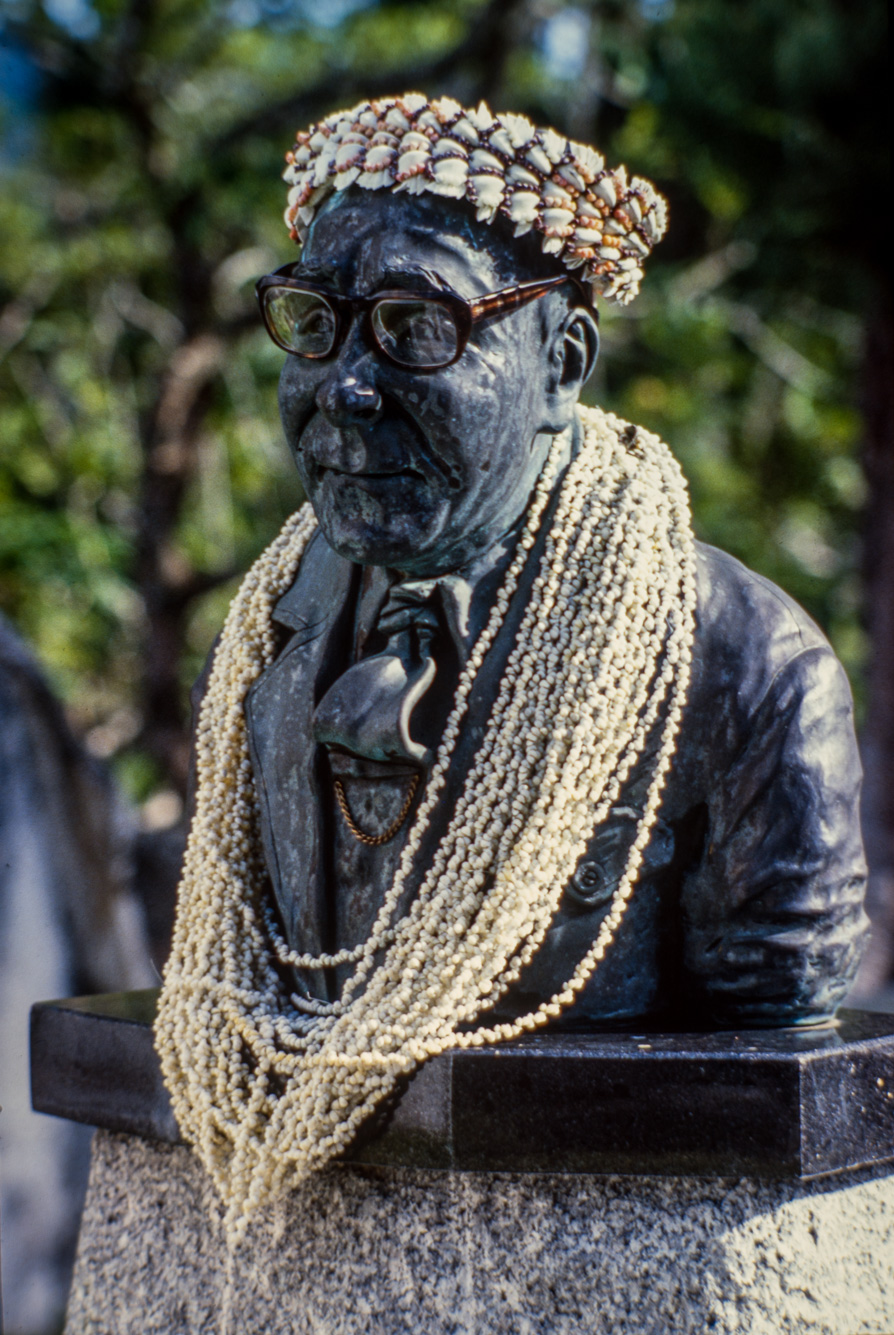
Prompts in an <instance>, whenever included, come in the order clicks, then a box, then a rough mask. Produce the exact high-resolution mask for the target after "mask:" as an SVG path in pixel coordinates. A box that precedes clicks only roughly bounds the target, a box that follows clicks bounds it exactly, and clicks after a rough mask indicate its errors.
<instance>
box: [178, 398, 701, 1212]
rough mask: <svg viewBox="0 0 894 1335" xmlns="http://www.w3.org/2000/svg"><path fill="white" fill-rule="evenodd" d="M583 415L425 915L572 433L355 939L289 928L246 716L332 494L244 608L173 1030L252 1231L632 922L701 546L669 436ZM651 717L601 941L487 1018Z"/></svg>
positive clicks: (221, 688) (205, 777) (196, 1122)
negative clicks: (280, 929) (401, 1095)
mask: <svg viewBox="0 0 894 1335" xmlns="http://www.w3.org/2000/svg"><path fill="white" fill-rule="evenodd" d="M581 416H582V420H583V424H584V431H583V444H582V448H581V450H580V452H579V453H578V455H577V456H576V457H575V458H574V459H573V461H572V462H571V464H570V465H569V467H568V469H567V472H566V473H565V476H564V478H563V480H562V483H561V487H560V491H559V497H558V504H557V508H556V512H555V515H554V518H553V521H552V523H551V525H550V528H549V531H548V533H547V535H546V545H545V550H544V555H543V558H542V561H541V564H540V569H539V572H538V574H537V576H536V579H535V582H534V585H533V588H532V591H531V596H530V600H529V603H528V606H527V608H526V610H525V613H524V616H523V620H522V623H521V627H520V630H519V633H518V636H517V640H516V643H515V646H514V648H513V650H512V653H511V655H510V657H509V660H508V663H507V667H506V671H505V674H504V676H503V679H502V682H501V685H500V689H499V692H498V696H497V699H496V702H495V704H494V707H493V711H492V714H491V717H490V720H489V722H488V726H487V730H486V733H485V736H484V738H483V741H482V745H481V748H480V750H479V752H478V753H477V756H476V759H475V761H474V763H473V766H472V768H471V770H470V772H469V774H468V776H467V778H466V781H465V784H464V787H463V790H462V792H461V795H460V798H459V800H458V802H457V805H456V809H455V811H454V812H453V814H452V816H451V819H450V821H449V824H448V827H447V829H446V832H445V834H444V836H443V838H442V840H441V842H440V844H439V846H438V849H437V852H436V855H435V857H434V859H433V862H432V865H431V866H430V867H429V868H428V869H427V871H426V872H425V875H424V877H423V880H422V884H421V886H420V889H419V892H418V894H417V896H416V898H415V899H414V901H413V903H412V905H411V907H410V909H409V911H408V912H407V913H406V914H405V916H404V917H402V918H398V919H397V920H396V921H395V918H396V906H397V904H398V902H399V899H400V894H401V889H402V886H403V884H404V882H405V880H406V877H407V875H408V874H409V872H410V869H411V867H412V865H413V860H414V858H415V856H416V853H417V851H418V849H419V845H420V842H421V838H422V835H423V832H424V830H425V829H426V828H427V825H428V822H429V818H430V816H431V813H432V810H433V809H434V806H435V804H436V803H437V801H438V798H439V795H440V793H441V791H442V789H443V785H444V778H445V774H446V772H447V768H448V765H449V763H450V758H451V754H452V752H453V749H454V746H455V743H456V740H457V738H458V736H459V733H460V729H461V727H462V721H463V716H464V714H465V711H466V708H467V705H468V699H469V693H470V691H471V687H472V683H473V682H474V679H475V675H476V673H477V671H478V669H479V667H480V665H481V663H482V661H483V659H484V656H485V654H486V653H487V651H488V649H489V647H490V645H491V644H492V643H493V640H494V637H495V635H496V634H497V631H498V630H499V628H500V625H501V624H502V622H503V620H504V618H505V615H506V612H507V609H508V607H509V603H510V600H511V598H512V595H513V592H514V590H515V588H516V586H517V583H518V579H519V575H520V573H521V570H522V568H523V566H524V563H525V560H526V559H527V557H528V555H529V552H530V549H531V547H532V546H533V544H534V541H535V539H536V537H537V533H538V530H539V527H540V523H541V519H542V515H543V512H544V508H545V506H546V503H547V501H548V499H549V496H550V493H551V490H552V488H553V486H554V485H555V482H556V477H557V473H558V461H559V460H560V458H561V456H562V447H563V445H564V443H565V442H564V438H563V437H557V439H556V442H555V444H554V446H553V449H552V452H551V455H550V459H549V460H548V462H547V465H546V467H545V469H544V472H543V474H542V476H541V478H540V481H539V483H538V485H537V488H536V490H535V493H534V496H533V498H532V502H531V504H530V507H529V513H528V519H527V524H526V528H525V530H524V533H523V535H522V537H521V539H520V541H519V546H518V549H517V551H516V554H515V557H514V559H513V562H512V564H511V565H510V567H509V570H508V571H507V574H506V576H505V580H504V584H503V587H502V589H501V590H500V593H499V594H498V596H497V599H496V602H495V604H494V607H493V610H492V613H491V616H490V619H489V622H488V624H487V626H486V628H485V630H484V631H483V632H482V634H481V635H480V637H479V639H478V641H477V642H476V644H475V646H474V648H473V651H472V654H471V657H470V660H469V663H468V665H467V667H466V669H465V671H464V673H463V675H462V677H461V679H460V682H459V686H458V688H457V692H456V698H455V702H454V707H453V711H452V713H451V716H450V719H449V720H448V723H447V726H446V729H445V732H444V737H443V739H442V743H441V747H440V749H439V752H438V756H437V759H436V763H435V766H434V768H433V770H432V773H431V775H430V778H429V781H428V784H427V787H426V792H425V796H424V799H423V801H422V803H421V805H420V807H419V810H418V812H417V814H416V817H415V819H414V822H413V825H412V827H411V829H410V832H409V834H408V838H407V842H406V845H405V848H404V850H403V855H402V858H401V862H400V865H399V868H398V871H397V873H396V877H395V881H394V884H393V886H392V887H391V888H390V890H389V892H388V894H387V895H386V897H385V901H384V903H383V906H382V910H381V912H380V914H379V917H378V919H377V922H376V924H375V926H374V927H373V930H372V933H371V935H370V937H369V939H368V940H367V941H366V942H365V943H364V944H363V945H362V946H360V947H359V948H358V949H357V950H354V951H342V952H340V954H339V955H338V956H318V957H316V958H311V957H309V956H304V955H299V954H295V953H294V952H290V951H288V949H287V947H286V945H285V943H284V942H283V941H282V940H281V939H280V938H279V936H278V934H277V932H276V931H275V929H274V927H273V925H272V922H271V911H270V906H269V904H268V903H267V901H266V895H267V894H268V893H269V891H266V890H265V869H264V863H263V858H262V854H261V849H260V838H259V833H258V815H257V805H256V797H255V792H254V786H253V780H252V773H251V764H250V760H249V754H248V743H247V737H246V726H245V718H244V713H243V701H244V699H245V695H246V692H247V690H248V688H249V686H250V685H251V683H252V682H253V681H254V680H255V678H256V677H257V676H258V675H259V673H260V672H262V671H263V670H264V668H265V667H266V666H267V665H268V664H269V663H270V662H271V661H272V659H273V656H274V653H275V642H274V636H273V631H272V626H271V609H272V607H273V604H274V603H275V602H276V600H277V598H278V597H279V596H280V595H281V594H282V593H283V592H284V591H285V590H286V589H287V588H288V587H289V585H290V584H291V582H292V580H293V579H294V576H295V573H296V570H297V568H298V565H299V562H300V560H301V554H302V552H303V551H304V549H305V547H306V545H307V542H308V540H309V538H310V536H311V534H312V532H313V531H314V528H315V521H314V519H313V516H312V514H311V512H310V509H309V507H304V508H303V509H302V510H300V511H299V512H298V513H297V514H296V515H294V516H293V517H292V518H291V519H290V520H289V521H288V523H287V524H286V525H285V527H284V528H283V530H282V532H281V533H280V535H279V537H278V538H277V539H276V541H275V542H274V543H273V544H272V545H271V546H270V547H269V548H268V549H267V551H265V552H264V553H263V555H262V556H261V557H260V558H259V560H258V561H257V562H256V564H255V565H254V566H253V567H252V569H251V571H250V572H249V574H248V575H247V577H246V579H245V580H244V582H243V584H242V586H241V588H240V590H239V592H238V594H237V596H236V598H235V600H234V602H233V604H232V606H231V608H230V612H229V615H228V617H227V620H226V623H225V626H224V630H223V634H222V637H221V640H220V644H219V647H218V650H217V653H216V656H215V660H214V666H213V670H212V674H211V679H210V683H209V687H208V692H207V695H206V697H205V701H204V705H203V707H202V711H201V716H200V722H199V729H198V739H197V766H198V791H197V809H196V815H195V818H194V821H193V824H192V829H191V831H190V837H189V844H188V848H187V854H186V860H185V864H184V872H183V878H182V881H181V885H180V892H179V903H178V913H177V921H176V926H175V931H174V942H173V949H172V952H171V956H170V959H169V962H168V965H167V968H166V971H165V979H164V987H163V989H162V995H161V1001H160V1007H159V1014H158V1019H157V1022H156V1044H157V1047H158V1051H159V1053H160V1056H161V1062H162V1069H163V1072H164V1077H165V1082H166V1084H167V1087H168V1090H169V1091H170V1094H171V1100H172V1104H173V1109H174V1113H175V1115H176V1118H177V1121H178V1124H179V1126H180V1129H181V1131H182V1133H183V1135H184V1138H185V1139H186V1140H187V1141H188V1142H189V1143H190V1144H192V1145H193V1147H194V1148H195V1150H196V1152H197V1153H198V1155H199V1157H200V1158H201V1160H202V1162H203V1164H204V1165H205V1167H206V1169H207V1170H208V1172H209V1173H210V1175H211V1177H212V1178H213V1180H214V1182H215V1184H216V1186H217V1189H218V1191H219V1192H220V1195H221V1197H222V1199H223V1202H224V1204H225V1207H226V1216H225V1219H226V1223H227V1227H228V1229H229V1231H230V1233H231V1234H237V1233H238V1232H239V1231H241V1229H242V1228H243V1227H244V1225H245V1223H246V1221H247V1220H248V1219H249V1217H250V1216H251V1214H252V1213H253V1212H254V1211H255V1210H256V1209H257V1208H259V1207H260V1206H262V1205H264V1204H266V1203H268V1202H270V1201H272V1200H273V1199H275V1198H277V1197H278V1196H280V1195H281V1194H282V1193H283V1192H284V1191H285V1190H287V1189H288V1188H289V1186H291V1185H293V1184H295V1183H297V1182H299V1181H300V1180H301V1179H302V1177H304V1176H305V1175H306V1174H307V1173H309V1172H310V1171H312V1170H314V1169H318V1168H321V1167H323V1166H324V1165H325V1164H327V1163H329V1162H330V1161H331V1160H332V1159H334V1158H335V1157H336V1156H337V1155H338V1154H339V1153H340V1152H341V1151H343V1150H344V1149H345V1148H346V1147H347V1145H348V1144H349V1143H350V1141H351V1139H352V1138H353V1136H354V1134H355V1132H356V1130H357V1128H358V1127H359V1126H360V1124H361V1123H362V1122H363V1121H364V1119H365V1118H366V1117H367V1116H368V1115H369V1114H370V1113H371V1111H372V1110H373V1109H374V1108H375V1107H376V1106H377V1105H378V1104H379V1103H380V1102H381V1101H382V1099H384V1098H385V1097H387V1095H388V1094H389V1093H390V1092H391V1091H392V1090H393V1089H394V1087H395V1084H396V1083H397V1081H398V1079H399V1078H400V1076H401V1075H403V1074H405V1073H408V1072H410V1071H412V1070H413V1069H414V1068H415V1067H416V1066H417V1065H418V1064H419V1063H421V1062H423V1061H425V1060H426V1059H427V1058H428V1057H430V1056H432V1055H434V1054H436V1053H439V1052H442V1051H444V1050H445V1049H446V1048H449V1047H453V1046H460V1047H471V1046H477V1045H480V1044H484V1043H493V1042H497V1041H500V1040H502V1039H507V1038H512V1037H515V1036H517V1035H520V1034H523V1033H525V1032H527V1031H530V1030H533V1029H536V1028H537V1027H538V1026H540V1025H543V1024H544V1023H546V1022H547V1021H549V1020H550V1019H551V1018H553V1017H554V1016H557V1015H559V1014H560V1012H561V1011H562V1010H563V1008H564V1007H566V1006H568V1005H570V1004H571V1002H572V1001H573V1000H574V998H575V996H576V995H577V993H578V992H579V991H580V989H581V988H582V987H583V986H584V984H585V983H586V981H587V979H588V978H589V977H590V975H591V973H592V971H593V970H594V969H595V968H596V967H597V965H598V963H599V961H600V960H601V959H602V957H603V956H604V954H605V952H606V950H607V948H608V946H609V945H610V943H611V941H612V938H613V936H614V935H615V933H616V931H617V928H618V925H619V923H620V922H621V919H622V917H623V914H624V910H625V908H626V905H627V903H628V901H629V899H630V896H631V894H632V892H633V889H634V886H635V883H636V878H637V873H638V870H639V866H640V862H641V859H642V855H643V851H644V849H645V847H646V845H647V843H648V841H649V837H650V833H651V830H652V826H653V824H654V821H655V817H656V814H657V811H658V807H659V804H660V800H661V793H662V789H663V786H664V782H665V778H666V775H667V772H668V769H669V767H670V764H671V761H672V758H673V754H674V749H675V742H676V735H677V731H678V728H679V722H680V716H681V711H682V707H683V704H684V701H685V697H686V691H687V686H688V681H689V667H690V655H691V645H692V635H693V626H694V608H695V577H694V548H693V539H692V532H691V526H690V518H689V506H688V498H687V495H686V487H685V483H684V481H683V478H682V475H681V473H680V470H679V467H678V465H677V463H676V461H675V460H674V459H673V457H672V456H671V454H670V451H669V450H668V448H667V446H666V445H664V444H663V442H661V441H660V440H659V439H658V438H657V437H656V436H653V435H650V434H649V433H648V432H645V431H642V430H638V431H637V430H636V429H635V428H628V427H626V424H625V423H623V422H621V421H619V420H618V419H617V418H614V417H612V416H610V415H607V414H604V413H602V412H600V411H598V410H595V409H582V410H581ZM653 729H654V730H656V733H657V735H658V737H659V745H658V748H657V751H656V752H655V754H654V756H653V757H652V759H651V761H650V762H649V763H650V765H651V770H650V773H649V784H648V791H647V795H646V798H645V800H644V803H643V806H642V809H641V811H640V813H639V819H638V823H637V827H636V833H635V835H634V838H633V841H632V843H631V846H630V849H629V853H628V857H627V863H626V867H625V870H624V873H623V875H622V876H621V878H620V881H619V883H618V885H617V887H616V889H615V892H614V896H613V899H612V901H611V904H610V906H609V909H608V911H607V913H606V915H605V917H604V919H603V921H602V923H601V926H600V929H599V932H598V934H597V936H596V938H595V940H594V941H593V944H592V946H591V947H590V949H589V950H588V951H587V953H586V954H585V955H584V957H583V958H582V959H581V960H580V962H579V964H578V966H577V968H576V969H575V970H574V973H573V974H572V976H571V977H570V978H569V979H568V980H567V982H566V984H565V986H564V987H563V988H562V989H561V991H559V992H558V993H557V994H556V995H555V996H553V997H551V998H549V999H547V1000H545V1001H544V1002H543V1003H542V1004H541V1005H540V1006H539V1007H538V1008H537V1009H536V1010H535V1011H533V1012H531V1013H529V1014H527V1015H524V1016H522V1017H521V1018H519V1019H518V1020H516V1021H514V1022H512V1023H504V1024H495V1025H491V1026H487V1025H484V1026H482V1027H478V1028H471V1027H468V1026H470V1025H472V1024H473V1023H474V1021H475V1020H476V1018H477V1017H478V1016H479V1015H480V1014H481V1012H482V1011H484V1010H486V1009H487V1007H488V1006H490V1005H491V1004H492V1003H493V1002H494V1001H495V1000H496V999H497V998H498V997H500V996H501V995H502V994H503V993H504V992H505V991H506V990H507V988H509V987H510V986H511V985H512V983H513V982H514V981H515V980H516V979H517V978H518V977H519V974H520V973H521V970H522V969H523V968H524V966H525V964H526V963H527V962H528V961H529V960H530V959H531V958H532V956H533V955H534V953H535V952H536V950H537V948H538V946H539V945H540V944H541V942H542V941H543V939H544V937H545V935H546V932H547V930H548V928H549V925H550V922H551V920H552V918H553V916H554V914H555V912H556V910H557V908H558V905H559V901H560V899H561V896H562V893H563V890H564V887H565V885H566V884H567V883H568V881H569V880H570V878H571V876H572V875H573V873H574V871H575V868H576V866H577V863H578V861H579V860H580V858H581V857H582V855H583V854H584V851H585V848H586V845H587V841H588V839H589V837H590V836H591V834H592V832H593V830H594V829H595V828H596V826H597V825H598V824H599V823H600V822H601V821H603V820H604V819H605V818H606V816H607V814H608V812H609V810H610V808H611V806H612V805H613V804H614V803H615V802H616V801H617V799H618V796H619V794H620V792H621V790H622V788H623V786H624V784H625V781H626V780H627V779H628V778H629V776H630V774H631V772H632V770H633V767H634V765H635V764H636V763H637V761H638V760H639V759H640V758H641V757H642V755H643V752H644V749H645V746H646V741H647V738H648V737H649V736H650V734H651V733H652V732H653ZM379 952H383V953H381V954H379ZM377 955H379V959H378V962H377V959H376V957H377ZM277 959H278V963H279V965H280V966H281V965H282V964H286V963H292V964H296V965H305V966H317V967H320V966H325V965H326V964H328V963H331V962H332V961H334V960H336V959H338V960H341V961H344V960H348V959H351V960H353V961H354V962H355V965H356V967H355V970H354V972H353V974H352V976H351V977H350V978H349V980H348V982H347V983H346V985H345V988H344V990H343V994H342V997H341V998H340V999H339V1001H337V1002H334V1003H323V1002H320V1003H315V1004H314V1003H311V1004H310V1005H308V1003H306V1002H302V1001H301V999H300V998H297V997H293V996H291V995H290V992H289V988H288V985H287V983H286V982H285V981H284V979H285V973H284V970H283V969H282V968H281V967H278V966H277V962H276V961H277ZM309 1012H310V1013H309ZM461 1026H466V1027H461Z"/></svg>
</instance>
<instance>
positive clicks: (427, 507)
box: [259, 94, 664, 576]
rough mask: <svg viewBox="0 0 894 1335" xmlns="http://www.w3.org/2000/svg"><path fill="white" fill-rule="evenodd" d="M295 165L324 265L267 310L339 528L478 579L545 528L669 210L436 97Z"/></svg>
mask: <svg viewBox="0 0 894 1335" xmlns="http://www.w3.org/2000/svg"><path fill="white" fill-rule="evenodd" d="M287 157H288V160H289V163H290V165H289V168H288V169H287V172H286V177H287V179H288V180H290V181H291V182H292V183H293V186H292V190H291V192H290V197H289V208H288V210H287V214H286V218H287V222H288V223H289V225H290V227H291V230H292V234H293V236H294V238H295V239H296V240H301V241H302V242H303V249H302V253H301V258H300V260H298V261H297V262H296V263H295V264H294V265H292V266H287V268H286V269H284V270H280V271H279V274H278V275H277V276H275V277H274V276H271V278H269V279H264V280H262V283H261V284H260V285H259V294H260V295H261V298H262V308H263V310H264V313H265V319H266V322H267V326H268V329H269V331H270V332H271V334H272V335H273V337H274V338H275V339H276V340H277V341H278V342H279V343H280V344H281V346H283V347H285V348H286V349H287V351H289V352H290V355H289V356H288V357H287V359H286V363H285V366H284V368H283V373H282V378H281V382H280V411H281V414H282V420H283V425H284V428H285V433H286V437H287V440H288V443H289V446H290V448H291V450H292V452H293V454H294V457H295V461H296V464H297V466H298V470H299V472H300V474H301V478H302V481H303V482H304V486H305V489H306V491H307V495H308V498H309V500H310V502H311V504H312V506H313V508H314V511H315V513H316V515H317V518H318V520H319V523H320V527H321V529H322V531H323V533H324V535H325V536H326V538H327V539H328V541H329V543H330V545H331V546H332V547H333V548H334V549H335V550H336V551H337V552H339V554H340V555H342V556H345V557H347V558H349V559H350V560H353V561H356V562H359V563H361V564H364V565H386V566H390V567H393V568H395V569H397V570H399V571H401V572H405V573H410V574H413V575H416V576H427V575H437V574H441V573H444V572H446V571H449V570H455V569H460V568H462V567H463V566H464V565H466V564H467V563H468V562H469V561H470V560H471V559H473V558H474V556H475V555H476V554H477V553H479V552H481V551H484V550H486V549H488V548H489V547H491V546H492V545H493V544H494V543H495V542H496V541H497V540H498V539H499V538H500V537H501V536H502V535H503V534H505V533H506V532H507V531H508V530H509V529H510V528H511V527H512V526H513V524H514V523H515V522H516V520H517V519H518V518H519V517H520V515H521V514H522V513H523V511H524V509H525V506H526V504H527V501H528V498H529V496H530V494H531V490H532V487H533V485H534V483H535V481H536V479H537V477H538V475H539V473H540V471H541V469H542V467H543V464H544V462H545V459H546V455H547V453H548V450H549V446H550V444H551V441H552V439H553V437H554V436H555V434H556V433H558V432H561V431H563V430H565V428H566V427H568V426H570V425H571V423H572V421H573V419H574V407H575V404H576V403H577V400H578V397H579V394H580V390H581V387H582V385H583V384H584V382H585V380H586V378H587V376H588V375H589V374H590V372H591V370H592V368H593V365H594V362H595V358H596V353H597V348H598V332H597V320H596V312H595V305H594V300H593V298H594V295H595V293H596V292H597V291H598V292H600V293H601V294H602V295H603V296H608V297H609V299H612V298H613V299H616V300H619V301H626V300H629V299H630V298H631V297H632V296H633V295H635V292H636V290H637V288H638V283H639V278H640V276H641V269H640V267H639V266H640V263H641V257H642V256H643V255H644V254H646V253H648V248H649V245H650V244H651V241H652V240H654V239H657V236H660V234H661V231H662V230H663V226H664V215H663V201H661V200H660V198H659V197H658V196H656V195H655V192H654V191H653V190H652V188H651V186H649V185H648V183H647V182H644V181H641V180H637V179H634V180H633V181H632V182H629V183H628V181H627V177H626V172H625V171H624V169H623V168H619V169H617V170H615V171H614V172H609V171H607V170H606V169H605V167H604V162H603V160H602V158H601V157H600V156H599V155H598V154H596V153H595V151H594V150H592V149H588V148H586V147H585V146H583V145H575V144H571V143H569V141H567V140H565V139H563V138H562V137H561V136H559V135H557V134H556V133H555V132H554V131H537V130H535V129H534V127H533V126H532V125H531V124H530V123H529V122H528V121H526V120H525V119H524V117H520V116H514V117H507V116H503V117H496V118H495V117H493V116H491V114H490V112H489V111H488V110H487V108H486V107H484V106H483V105H482V106H481V107H479V108H478V110H477V111H475V112H471V111H464V110H463V108H461V107H460V106H459V104H458V103H455V102H452V101H451V100H450V99H446V98H445V99H441V100H440V101H439V102H434V103H429V102H428V100H427V99H425V98H423V97H422V96H421V95H419V94H410V95H407V96H406V97H404V98H399V99H393V100H388V101H383V102H378V103H364V104H361V106H360V107H358V108H355V109H354V110H353V111H351V112H345V113H338V114H337V115H335V116H332V117H329V118H328V119H327V120H326V121H324V122H321V124H320V125H319V126H315V127H312V129H311V130H310V131H308V132H307V133H306V134H302V135H299V136H298V143H297V144H296V146H295V149H294V151H293V152H292V153H290V154H288V155H287ZM535 187H536V189H535ZM597 243H604V244H601V245H598V244H597ZM603 252H604V253H603ZM305 285H306V286H305ZM519 287H521V288H522V291H521V292H520V293H517V294H515V295H513V296H512V297H509V296H508V290H509V289H515V288H519ZM386 293H387V294H389V295H388V299H387V300H382V298H383V294H386ZM493 294H500V295H498V296H497V298H496V299H495V300H486V301H484V302H483V303H482V298H491V297H492V296H493ZM373 303H375V304H373ZM478 303H482V304H481V307H480V308H479V305H478ZM296 331H297V332H296Z"/></svg>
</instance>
